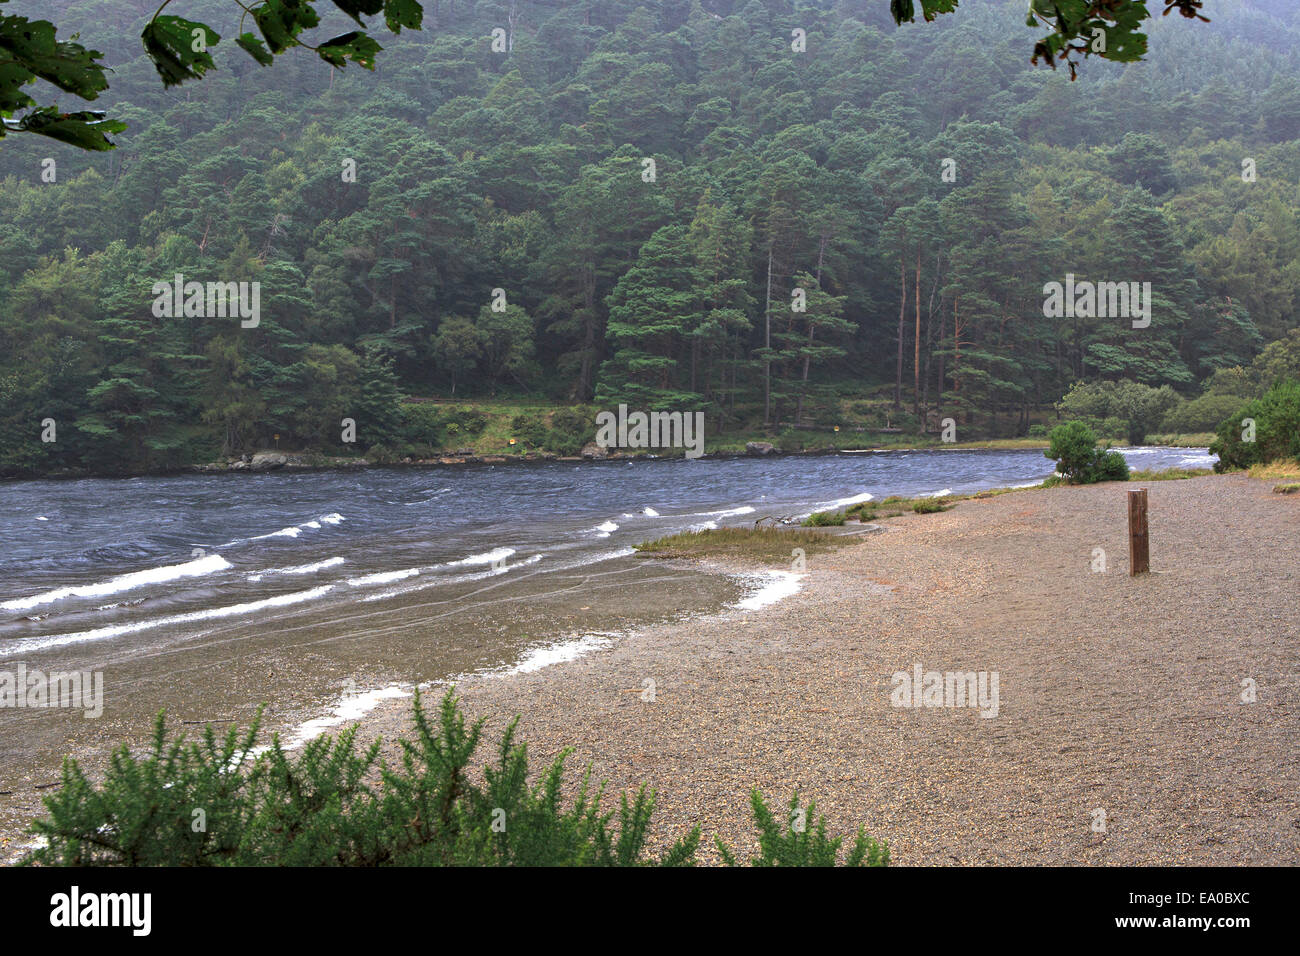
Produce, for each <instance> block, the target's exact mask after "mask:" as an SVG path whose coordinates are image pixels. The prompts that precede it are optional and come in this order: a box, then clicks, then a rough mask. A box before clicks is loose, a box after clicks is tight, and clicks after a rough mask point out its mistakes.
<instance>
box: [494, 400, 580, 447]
mask: <svg viewBox="0 0 1300 956" xmlns="http://www.w3.org/2000/svg"><path fill="white" fill-rule="evenodd" d="M510 427H511V429H512V431H513V434H514V437H516V438H517V439H519V440H520V441H522V442H523V444H524V447H525V448H530V449H540V450H545V451H550V452H554V453H555V454H557V455H576V454H577V453H578V452H579V451H581V450H582V446H583V445H585V444H587V442H589V441H591V439H592V436H593V435H594V434H595V432H596V412H595V410H594V409H592V408H590V407H587V406H575V407H572V408H560V409H556V410H555V411H554V412H550V413H549V414H530V415H517V416H515V419H514V421H513V422H511V425H510Z"/></svg>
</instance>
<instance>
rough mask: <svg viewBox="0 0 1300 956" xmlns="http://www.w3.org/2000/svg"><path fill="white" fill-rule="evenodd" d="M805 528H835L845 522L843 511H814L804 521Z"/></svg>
mask: <svg viewBox="0 0 1300 956" xmlns="http://www.w3.org/2000/svg"><path fill="white" fill-rule="evenodd" d="M802 524H803V526H804V527H805V528H833V527H839V526H840V525H842V524H844V512H842V511H814V512H813V513H812V514H810V515H809V516H808V517H806V518H804V519H803V522H802Z"/></svg>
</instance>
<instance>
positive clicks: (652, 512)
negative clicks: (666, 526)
mask: <svg viewBox="0 0 1300 956" xmlns="http://www.w3.org/2000/svg"><path fill="white" fill-rule="evenodd" d="M641 513H642V514H643V515H645V516H646V517H647V518H658V517H659V512H657V511H655V510H654V509H653V508H651V507H649V506H648V505H647V506H646V507H644V508H642V509H641Z"/></svg>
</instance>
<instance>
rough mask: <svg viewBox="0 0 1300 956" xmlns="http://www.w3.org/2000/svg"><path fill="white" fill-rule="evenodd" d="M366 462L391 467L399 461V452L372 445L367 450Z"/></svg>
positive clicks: (386, 447)
mask: <svg viewBox="0 0 1300 956" xmlns="http://www.w3.org/2000/svg"><path fill="white" fill-rule="evenodd" d="M366 461H368V462H370V463H371V464H375V465H390V464H392V463H393V462H395V461H397V452H395V451H393V449H391V448H389V447H388V446H387V445H371V446H370V447H369V448H368V449H366Z"/></svg>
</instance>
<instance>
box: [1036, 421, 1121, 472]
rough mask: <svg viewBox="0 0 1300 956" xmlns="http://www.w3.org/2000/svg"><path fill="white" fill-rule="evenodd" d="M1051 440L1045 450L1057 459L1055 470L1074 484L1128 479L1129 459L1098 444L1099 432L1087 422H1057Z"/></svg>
mask: <svg viewBox="0 0 1300 956" xmlns="http://www.w3.org/2000/svg"><path fill="white" fill-rule="evenodd" d="M1048 441H1049V442H1050V443H1051V444H1050V447H1048V449H1047V451H1045V452H1044V453H1043V454H1045V455H1046V456H1047V457H1048V458H1054V459H1056V470H1057V471H1059V472H1060V473H1061V475H1062V476H1064V477H1065V478H1066V479H1067V480H1068V481H1070V482H1071V483H1073V484H1079V485H1088V484H1093V483H1095V482H1099V481H1126V480H1127V479H1128V463H1127V462H1125V461H1124V456H1123V455H1121V454H1120V453H1119V452H1117V451H1110V450H1109V449H1102V448H1098V447H1097V436H1096V435H1095V434H1094V433H1093V431H1092V429H1091V428H1089V427H1088V425H1087V423H1086V422H1081V421H1070V422H1066V423H1065V424H1063V425H1058V426H1056V427H1055V428H1053V429H1052V431H1051V434H1050V435H1048Z"/></svg>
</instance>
